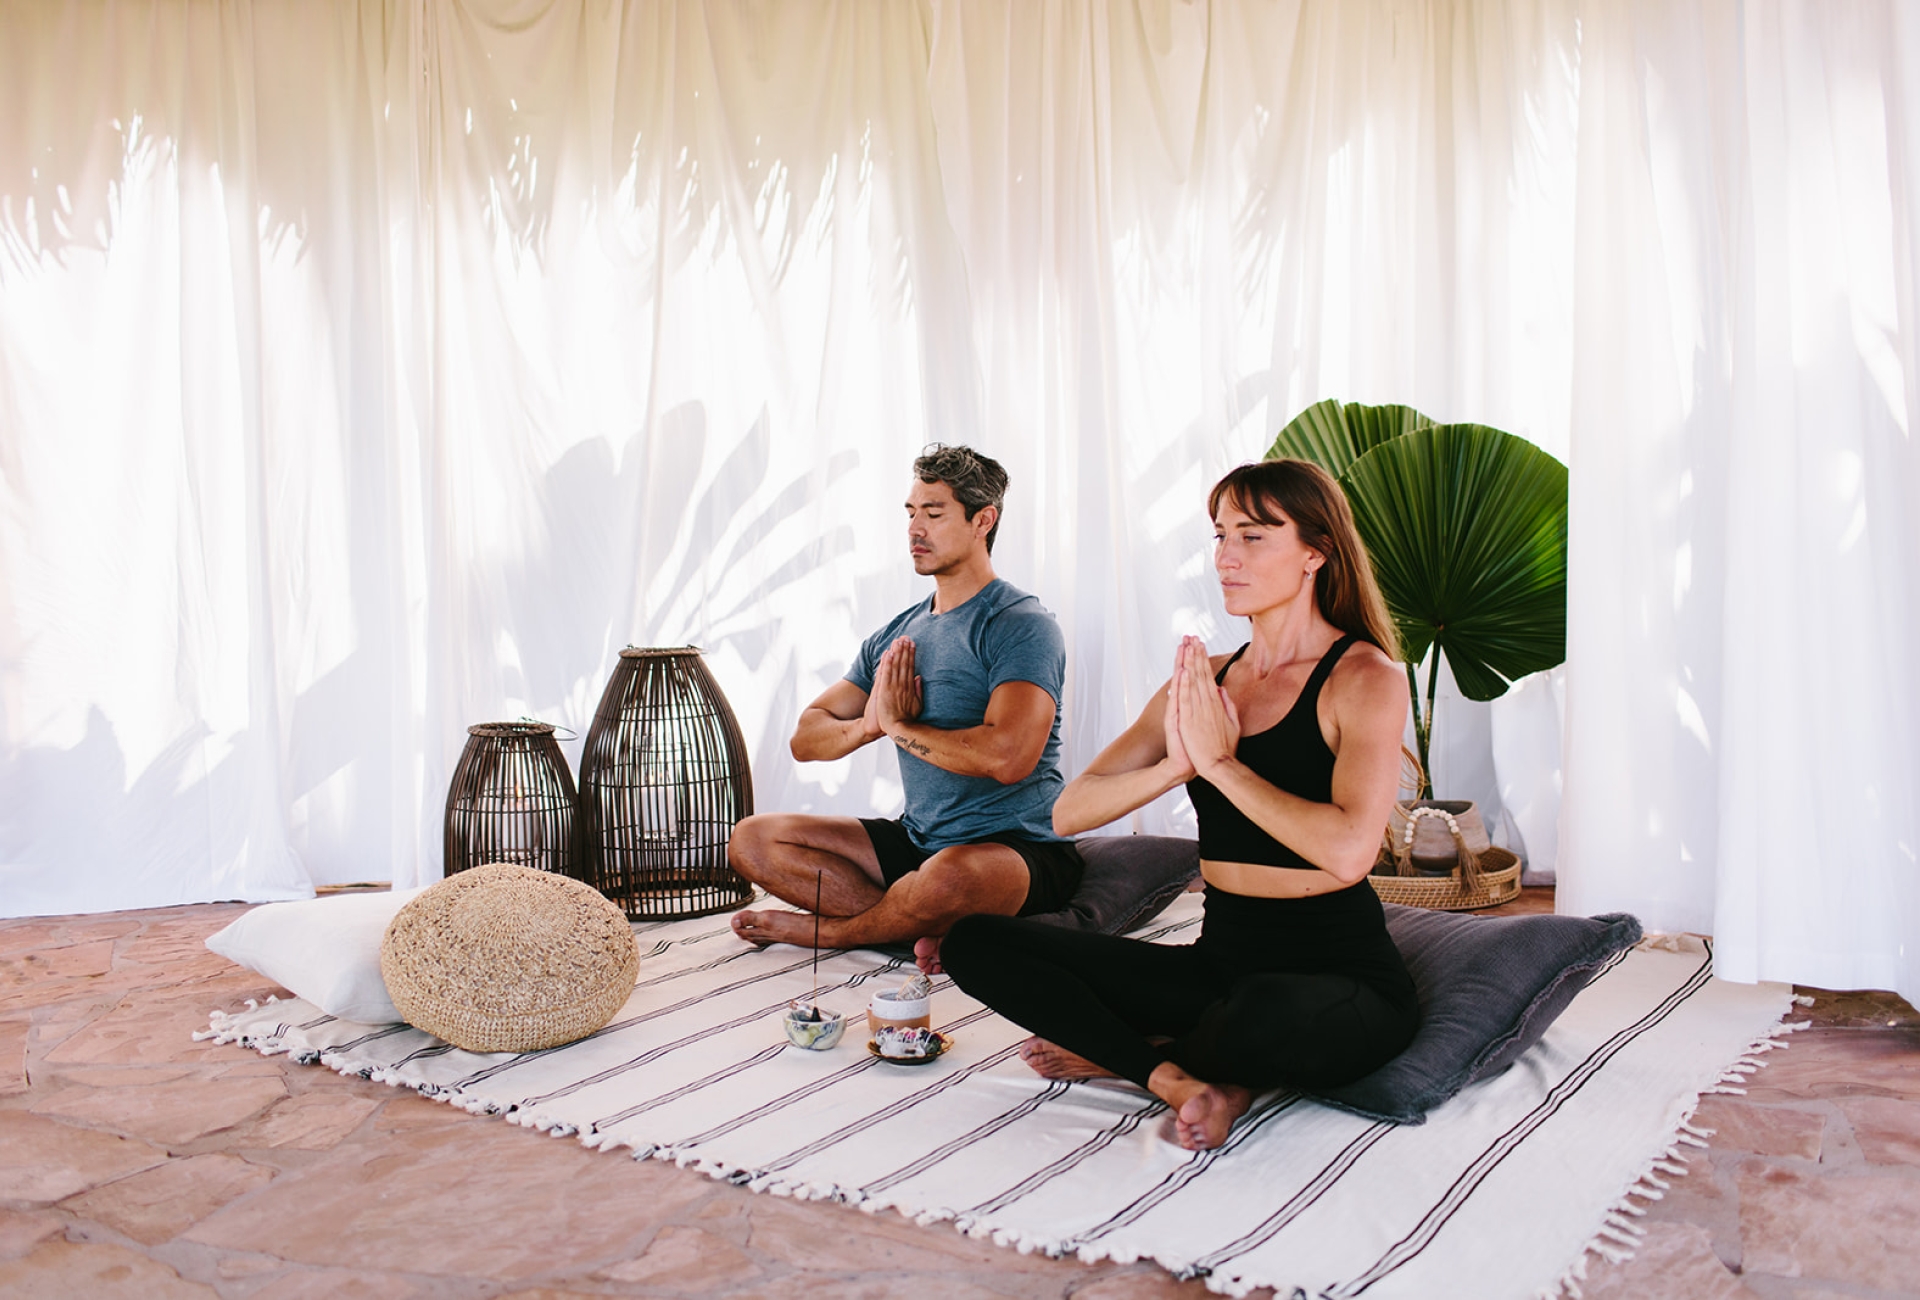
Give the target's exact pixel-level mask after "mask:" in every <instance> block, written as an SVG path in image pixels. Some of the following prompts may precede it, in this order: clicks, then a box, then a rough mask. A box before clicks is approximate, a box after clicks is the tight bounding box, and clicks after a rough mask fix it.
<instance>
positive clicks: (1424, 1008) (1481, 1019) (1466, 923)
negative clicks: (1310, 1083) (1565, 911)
mask: <svg viewBox="0 0 1920 1300" xmlns="http://www.w3.org/2000/svg"><path fill="white" fill-rule="evenodd" d="M1387 929H1388V931H1389V932H1391V933H1392V935H1393V941H1394V943H1395V944H1396V945H1397V946H1398V947H1399V949H1400V955H1401V956H1402V957H1403V958H1405V959H1406V963H1407V969H1408V970H1409V971H1411V972H1412V974H1413V982H1414V985H1415V986H1416V987H1417V988H1418V989H1419V991H1420V1029H1419V1032H1418V1033H1416V1034H1415V1035H1414V1039H1413V1043H1412V1045H1411V1046H1409V1047H1408V1048H1407V1050H1406V1051H1404V1052H1402V1053H1401V1054H1400V1055H1399V1056H1396V1057H1395V1058H1394V1059H1393V1060H1391V1061H1389V1062H1387V1063H1386V1064H1385V1065H1383V1066H1381V1067H1380V1068H1379V1069H1378V1070H1375V1071H1374V1072H1373V1073H1372V1074H1369V1075H1368V1076H1366V1077H1365V1078H1364V1079H1360V1080H1357V1081H1356V1082H1354V1083H1350V1084H1347V1085H1345V1086H1344V1087H1339V1088H1331V1089H1326V1090H1322V1091H1320V1092H1317V1093H1316V1094H1315V1095H1316V1096H1318V1097H1319V1098H1320V1099H1321V1100H1323V1101H1327V1102H1329V1103H1331V1104H1333V1105H1335V1106H1338V1107H1340V1108H1341V1109H1342V1110H1349V1111H1352V1112H1354V1113H1355V1114H1358V1115H1365V1116H1367V1117H1368V1118H1370V1119H1384V1120H1392V1121H1394V1122H1396V1123H1401V1124H1418V1123H1420V1122H1421V1121H1422V1120H1423V1119H1425V1117H1426V1114H1427V1112H1428V1111H1429V1110H1431V1109H1433V1108H1434V1107H1435V1106H1438V1105H1439V1104H1440V1103H1441V1102H1443V1101H1445V1100H1447V1098H1449V1097H1451V1096H1453V1094H1454V1093H1456V1092H1458V1091H1460V1089H1462V1088H1464V1087H1466V1086H1467V1085H1468V1084H1470V1083H1472V1082H1474V1081H1475V1080H1477V1079H1484V1078H1487V1077H1489V1076H1491V1075H1495V1074H1498V1073H1499V1072H1500V1071H1502V1070H1504V1069H1506V1068H1507V1067H1508V1066H1509V1065H1512V1064H1513V1063H1514V1061H1516V1060H1517V1059H1519V1057H1520V1054H1521V1053H1523V1052H1525V1051H1526V1050H1527V1049H1528V1048H1529V1047H1532V1046H1533V1045H1534V1044H1535V1043H1537V1042H1539V1041H1540V1036H1541V1035H1542V1034H1544V1033H1546V1032H1547V1027H1548V1026H1549V1025H1551V1024H1552V1023H1553V1022H1554V1020H1555V1018H1556V1017H1558V1016H1559V1014H1560V1013H1561V1012H1562V1011H1565V1010H1566V1009H1567V1004H1568V1003H1570V1002H1572V1001H1573V998H1574V995H1575V994H1577V993H1578V992H1579V991H1580V990H1581V989H1583V988H1585V987H1586V986H1587V982H1588V981H1589V980H1591V979H1592V978H1593V977H1594V976H1595V975H1596V974H1598V973H1599V971H1600V970H1601V969H1602V968H1603V967H1604V966H1606V965H1607V964H1608V963H1609V962H1611V961H1612V960H1613V959H1614V958H1615V957H1617V956H1618V955H1619V954H1621V953H1623V952H1625V951H1626V950H1627V949H1629V948H1631V947H1632V946H1633V945H1634V944H1636V943H1638V942H1639V941H1640V922H1638V921H1637V920H1635V919H1634V918H1633V917H1631V916H1627V915H1625V914H1623V913H1619V912H1611V913H1608V914H1606V915H1604V916H1592V917H1587V916H1489V917H1477V916H1469V915H1463V914H1461V913H1458V912H1430V911H1426V910H1423V909H1421V908H1417V907H1396V906H1394V905H1392V904H1388V905H1387Z"/></svg>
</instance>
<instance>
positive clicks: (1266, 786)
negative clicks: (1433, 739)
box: [941, 460, 1419, 1150]
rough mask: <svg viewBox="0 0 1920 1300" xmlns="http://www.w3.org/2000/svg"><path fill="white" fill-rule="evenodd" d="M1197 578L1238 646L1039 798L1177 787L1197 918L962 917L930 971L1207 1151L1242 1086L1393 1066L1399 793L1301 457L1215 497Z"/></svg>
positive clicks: (1403, 1005)
mask: <svg viewBox="0 0 1920 1300" xmlns="http://www.w3.org/2000/svg"><path fill="white" fill-rule="evenodd" d="M1208 506H1209V509H1210V510H1211V512H1212V515H1213V521H1214V547H1215V553H1214V570H1215V572H1216V573H1217V574H1218V575H1219V579H1220V590H1221V594H1222V596H1223V597H1224V598H1225V601H1226V607H1227V612H1228V613H1230V614H1235V615H1240V616H1244V617H1246V618H1247V619H1249V620H1250V621H1251V625H1252V639H1251V640H1250V641H1249V642H1248V643H1247V644H1246V645H1243V646H1241V647H1240V649H1239V650H1237V651H1235V652H1234V653H1232V654H1230V655H1215V656H1213V657H1212V658H1209V657H1208V654H1207V650H1206V647H1205V646H1204V645H1203V644H1201V642H1200V641H1199V640H1198V639H1197V638H1194V637H1187V638H1185V639H1184V640H1183V641H1182V642H1181V643H1180V648H1179V650H1178V651H1177V652H1176V654H1175V656H1174V668H1173V676H1172V678H1171V679H1170V680H1169V681H1168V682H1167V684H1166V685H1165V686H1163V687H1161V689H1160V690H1159V691H1158V692H1157V693H1156V694H1155V695H1154V697H1153V699H1152V700H1151V701H1149V702H1148V704H1147V707H1146V709H1145V710H1144V711H1143V712H1142V713H1141V715H1140V717H1139V718H1138V719H1137V720H1136V721H1135V722H1134V724H1133V725H1132V726H1131V727H1129V728H1128V729H1127V730H1126V732H1125V733H1124V734H1122V735H1121V737H1120V738H1119V739H1118V740H1116V741H1114V742H1113V744H1111V745H1109V746H1108V747H1107V748H1106V750H1105V751H1104V752H1102V753H1101V755H1100V756H1099V757H1098V758H1097V759H1095V760H1094V762H1093V764H1092V765H1091V766H1090V767H1088V768H1087V770H1086V771H1085V772H1083V773H1081V774H1080V775H1079V776H1078V777H1076V778H1075V779H1074V780H1073V781H1072V782H1071V783H1070V784H1069V785H1068V786H1067V787H1066V789H1065V790H1064V791H1062V793H1061V795H1060V798H1059V801H1058V802H1057V803H1056V804H1055V805H1054V811H1053V824H1054V829H1055V830H1056V831H1057V832H1059V833H1060V834H1062V835H1073V834H1078V833H1080V832H1082V831H1086V830H1091V829H1092V828H1093V827H1096V826H1100V825H1103V824H1105V823H1107V822H1110V821H1112V820H1114V819H1115V818H1116V817H1120V816H1123V815H1124V814H1126V813H1129V812H1131V811H1133V810H1134V809H1135V808H1138V807H1140V806H1141V805H1142V804H1145V803H1147V802H1149V801H1151V800H1153V799H1155V798H1158V797H1159V796H1160V795H1162V794H1164V793H1165V792H1167V791H1168V790H1171V789H1172V788H1173V787H1174V786H1176V785H1180V784H1182V783H1184V784H1185V785H1186V787H1187V793H1188V796H1189V797H1190V798H1191V799H1192V801H1193V806H1194V811H1195V812H1196V813H1197V814H1198V817H1199V822H1200V873H1201V875H1202V876H1203V877H1204V878H1205V880H1206V917H1205V920H1204V922H1203V923H1202V926H1201V933H1200V938H1199V939H1198V940H1197V941H1196V942H1195V943H1192V944H1190V945H1187V946H1184V947H1176V946H1171V945H1162V944H1149V943H1143V942H1141V941H1139V940H1133V939H1122V938H1118V937H1114V936H1109V935H1098V934H1085V933H1076V932H1073V931H1067V930H1061V929H1058V928H1055V927H1050V926H1046V925H1042V924H1036V923H1034V922H1031V921H1024V920H1018V919H1015V918H1011V917H1000V916H974V917H968V918H967V919H966V920H963V921H961V922H960V923H959V924H958V925H956V926H955V927H954V928H953V930H952V931H951V932H950V933H949V934H948V935H947V938H946V941H945V943H944V944H943V945H942V948H941V961H942V964H943V965H944V966H945V967H946V969H947V971H948V972H949V973H950V974H951V975H952V976H953V978H954V980H955V982H956V983H958V984H959V985H960V987H961V988H963V989H965V990H966V991H967V992H968V993H969V994H971V995H972V996H974V997H976V998H978V999H979V1000H980V1001H982V1002H984V1003H986V1004H987V1005H988V1006H990V1007H992V1008H993V1009H994V1010H996V1011H998V1012H1000V1013H1001V1014H1002V1015H1004V1016H1006V1017H1007V1018H1008V1019H1010V1020H1013V1021H1015V1022H1016V1023H1018V1024H1020V1025H1021V1026H1023V1027H1024V1028H1027V1029H1030V1030H1032V1031H1033V1032H1034V1034H1035V1035H1037V1037H1036V1038H1034V1039H1032V1040H1030V1041H1029V1042H1028V1043H1027V1044H1026V1045H1025V1046H1024V1048H1023V1050H1022V1054H1023V1055H1024V1056H1025V1057H1026V1059H1027V1062H1028V1064H1030V1065H1031V1066H1033V1068H1034V1069H1035V1070H1037V1071H1038V1072H1039V1073H1040V1074H1042V1075H1045V1076H1046V1077H1048V1078H1092V1077H1096V1076H1104V1075H1118V1076H1120V1077H1122V1078H1125V1079H1130V1080H1132V1081H1133V1082H1134V1083H1137V1084H1139V1085H1141V1086H1142V1087H1144V1088H1146V1089H1148V1090H1149V1091H1150V1092H1152V1093H1153V1094H1154V1095H1155V1096H1157V1097H1159V1098H1160V1099H1161V1100H1163V1101H1165V1102H1166V1103H1167V1105H1168V1107H1169V1108H1170V1109H1171V1110H1172V1111H1173V1112H1174V1114H1175V1116H1176V1120H1175V1132H1176V1136H1177V1137H1178V1138H1179V1141H1180V1145H1181V1146H1183V1147H1187V1148H1189V1149H1192V1150H1205V1149H1208V1148H1211V1147H1216V1146H1218V1145H1219V1144H1220V1143H1221V1142H1222V1141H1224V1140H1225V1139H1226V1135H1227V1130H1228V1128H1229V1127H1230V1126H1231V1125H1232V1123H1233V1121H1234V1120H1236V1119H1238V1118H1239V1117H1240V1116H1241V1115H1243V1114H1245V1113H1246V1110H1247V1107H1248V1106H1249V1105H1250V1104H1251V1102H1252V1099H1253V1091H1254V1090H1258V1089H1263V1088H1271V1087H1275V1086H1279V1085H1282V1084H1289V1085H1296V1086H1304V1087H1331V1086H1335V1085H1337V1084H1341V1083H1345V1082H1349V1081H1351V1080H1353V1079H1357V1078H1360V1077H1361V1076H1362V1075H1365V1074H1367V1073H1369V1072H1371V1071H1372V1070H1374V1069H1376V1068H1378V1067H1379V1066H1380V1065H1382V1064H1384V1063H1385V1062H1386V1061H1388V1060H1389V1059H1391V1058H1392V1057H1393V1056H1395V1055H1396V1054H1398V1053H1399V1052H1400V1051H1401V1050H1402V1049H1403V1048H1404V1047H1405V1046H1406V1045H1407V1043H1408V1042H1409V1041H1410V1040H1411V1039H1412V1037H1413V1031H1414V1027H1415V1024H1416V1022H1417V1020H1418V1016H1419V1007H1418V1003H1417V1001H1416V999H1415V996H1414V989H1413V981H1412V980H1411V979H1410V978H1409V977H1408V975H1407V971H1406V967H1405V966H1404V965H1403V964H1402V963H1401V960H1400V954H1399V951H1398V950H1397V949H1395V947H1394V946H1393V941H1392V939H1391V938H1389V937H1388V935H1387V928H1386V918H1385V914H1384V913H1383V912H1382V910H1381V907H1380V901H1379V899H1378V898H1377V897H1376V896H1375V895H1374V892H1373V890H1372V889H1371V888H1370V887H1368V886H1367V884H1366V883H1365V880H1366V875H1367V872H1368V871H1369V870H1370V869H1371V867H1372V865H1373V862H1374V858H1375V855H1376V853H1377V852H1378V849H1379V846H1380V840H1381V836H1382V833H1383V832H1384V831H1385V829H1386V824H1387V815H1388V813H1389V812H1390V811H1391V809H1392V806H1393V800H1394V797H1395V794H1396V792H1397V789H1398V785H1399V775H1400V755H1401V748H1400V737H1401V732H1402V730H1403V728H1404V727H1405V725H1406V709H1407V693H1406V678H1405V674H1404V671H1403V670H1402V669H1401V667H1400V666H1399V665H1397V664H1396V663H1395V662H1394V661H1393V659H1392V657H1391V653H1390V649H1389V648H1390V647H1392V646H1394V645H1395V638H1394V635H1393V628H1392V624H1391V623H1390V622H1389V620H1388V618H1387V612H1386V605H1385V602H1384V601H1382V600H1381V598H1380V592H1379V589H1378V588H1377V587H1376V586H1375V585H1374V581H1373V571H1372V569H1371V568H1370V567H1369V566H1368V563H1367V557H1366V552H1365V550H1364V548H1363V547H1362V546H1361V543H1360V539H1359V536H1358V534H1357V533H1356V532H1355V530H1354V527H1353V516H1352V513H1351V511H1350V510H1349V509H1348V507H1347V501H1346V497H1345V495H1344V494H1343V493H1342V492H1341V490H1340V486H1339V484H1337V483H1335V482H1334V481H1333V479H1332V478H1330V477H1329V476H1328V475H1327V474H1326V473H1325V472H1324V471H1323V470H1321V469H1319V468H1318V467H1317V466H1314V465H1311V464H1308V463H1306V462H1304V461H1295V460H1281V461H1267V462H1264V463H1261V464H1257V465H1242V466H1241V467H1240V468H1239V469H1236V470H1234V471H1233V472H1232V473H1230V474H1228V475H1227V476H1226V477H1225V478H1224V479H1222V480H1220V482H1219V483H1217V484H1216V485H1215V486H1214V489H1213V492H1212V494H1211V496H1210V497H1209V499H1208Z"/></svg>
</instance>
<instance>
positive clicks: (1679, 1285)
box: [1580, 1223, 1754, 1300]
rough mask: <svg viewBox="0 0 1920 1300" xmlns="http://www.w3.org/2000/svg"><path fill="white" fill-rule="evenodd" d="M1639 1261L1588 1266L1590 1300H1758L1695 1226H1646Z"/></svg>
mask: <svg viewBox="0 0 1920 1300" xmlns="http://www.w3.org/2000/svg"><path fill="white" fill-rule="evenodd" d="M1646 1227H1647V1235H1646V1238H1645V1239H1644V1240H1643V1241H1642V1242H1641V1243H1640V1249H1639V1250H1638V1251H1637V1252H1636V1253H1635V1254H1634V1257H1633V1258H1632V1259H1630V1260H1627V1261H1625V1262H1623V1263H1619V1264H1613V1263H1609V1262H1607V1261H1606V1260H1603V1259H1593V1260H1589V1261H1588V1266H1587V1276H1586V1278H1585V1279H1584V1280H1583V1281H1582V1282H1581V1283H1580V1292H1581V1295H1582V1296H1583V1297H1585V1300H1754V1292H1753V1290H1752V1289H1751V1288H1749V1287H1748V1286H1747V1285H1746V1284H1745V1283H1743V1282H1742V1281H1741V1280H1740V1279H1739V1278H1738V1277H1737V1276H1735V1275H1734V1274H1733V1272H1732V1271H1730V1270H1729V1269H1728V1268H1727V1266H1726V1265H1725V1264H1722V1263H1721V1262H1720V1259H1719V1257H1718V1256H1717V1255H1715V1254H1714V1252H1713V1243H1712V1242H1711V1241H1710V1240H1709V1239H1708V1236H1707V1230H1706V1229H1705V1228H1702V1227H1700V1226H1699V1225H1698V1224H1693V1223H1653V1224H1648V1225H1646Z"/></svg>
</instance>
